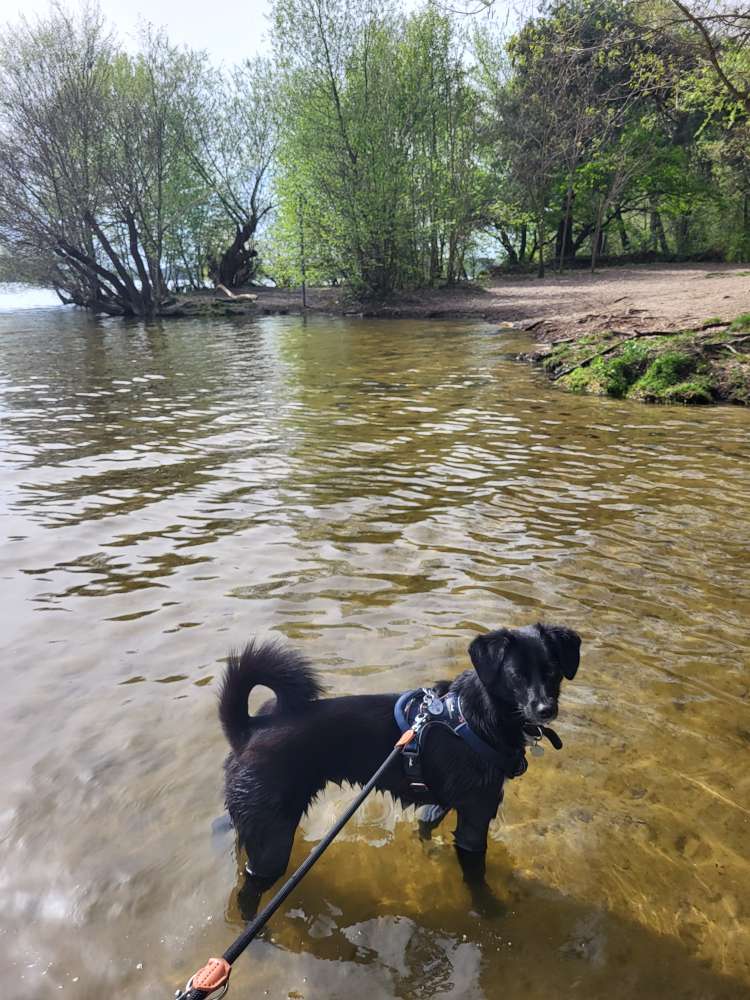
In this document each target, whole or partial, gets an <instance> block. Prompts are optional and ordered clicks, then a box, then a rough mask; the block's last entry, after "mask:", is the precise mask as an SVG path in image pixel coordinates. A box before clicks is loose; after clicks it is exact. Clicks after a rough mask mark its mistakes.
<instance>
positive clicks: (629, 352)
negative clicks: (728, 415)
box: [539, 313, 750, 405]
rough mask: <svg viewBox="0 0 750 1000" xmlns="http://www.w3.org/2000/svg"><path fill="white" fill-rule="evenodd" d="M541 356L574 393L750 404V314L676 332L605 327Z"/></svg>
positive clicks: (655, 400) (553, 374)
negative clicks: (636, 331) (603, 329)
mask: <svg viewBox="0 0 750 1000" xmlns="http://www.w3.org/2000/svg"><path fill="white" fill-rule="evenodd" d="M539 360H540V361H541V363H542V365H543V367H544V368H545V369H546V371H547V372H548V373H549V375H550V376H551V378H552V379H553V380H555V381H559V383H560V384H561V385H563V386H564V387H565V388H566V389H568V390H569V391H571V392H587V393H595V394H598V395H603V396H613V397H615V398H617V399H639V400H642V401H644V402H649V403H715V402H727V403H739V404H743V405H748V403H750V313H745V314H743V315H741V316H738V317H737V318H736V319H735V320H734V321H733V322H731V323H728V322H727V323H722V322H721V321H720V320H711V321H707V322H706V323H705V324H703V326H702V328H701V329H699V330H686V331H681V332H677V333H653V334H650V333H638V334H632V335H631V336H628V335H627V334H624V333H622V332H613V331H604V332H603V333H601V334H596V335H592V334H588V335H587V336H585V337H582V338H581V339H580V340H575V341H572V342H570V341H566V342H561V343H558V344H553V345H552V346H551V348H550V349H549V351H548V352H547V353H546V354H544V355H542V356H541V357H540V358H539Z"/></svg>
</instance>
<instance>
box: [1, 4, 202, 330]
mask: <svg viewBox="0 0 750 1000" xmlns="http://www.w3.org/2000/svg"><path fill="white" fill-rule="evenodd" d="M189 61H190V57H189V56H187V55H183V54H180V53H178V52H177V50H175V49H174V48H172V47H170V46H169V44H168V42H167V41H166V39H165V38H164V36H163V35H160V34H148V33H147V34H146V35H145V36H144V38H143V43H142V49H141V51H140V52H139V53H138V54H137V55H136V56H133V57H130V56H127V55H125V54H123V53H122V52H120V51H118V49H117V47H116V44H115V42H114V39H113V37H112V36H111V34H110V33H109V32H108V31H107V29H106V27H105V25H104V22H103V20H102V17H101V14H100V13H99V11H98V10H97V9H96V8H94V7H83V8H82V9H81V11H80V12H79V13H78V14H69V13H67V12H66V11H65V10H63V8H61V7H55V8H53V9H52V11H51V13H50V14H49V15H48V16H47V17H46V18H41V19H39V20H38V21H36V22H34V23H31V22H28V21H21V23H20V25H18V26H17V27H16V28H14V30H13V32H12V33H7V34H6V36H5V37H4V38H3V39H2V42H0V91H2V96H1V97H0V175H1V176H0V241H1V242H2V243H3V245H4V246H5V247H6V248H8V249H9V250H10V252H11V253H12V254H13V256H14V258H15V262H16V271H17V273H18V275H19V276H21V277H24V276H28V277H32V278H33V279H34V280H37V281H42V282H43V283H45V284H50V285H52V286H53V287H54V288H56V289H57V291H58V293H59V295H60V297H61V299H62V300H63V301H65V302H72V303H75V304H77V305H83V306H87V307H90V308H93V309H97V310H100V311H102V312H106V313H111V314H114V315H134V316H142V317H150V316H153V315H155V314H156V313H158V312H159V311H160V310H161V309H162V308H164V306H165V305H167V304H168V303H169V301H170V299H171V293H170V291H169V289H168V287H167V283H166V280H165V277H164V273H163V269H162V265H163V260H164V253H165V240H166V239H167V237H168V235H169V233H170V231H171V230H172V228H173V227H174V226H175V225H176V223H177V221H178V220H179V218H180V217H181V215H182V212H183V210H184V208H185V202H186V199H185V192H184V191H183V190H182V189H181V188H180V187H179V185H176V184H175V183H174V178H175V177H176V176H177V174H178V172H179V171H178V165H179V162H180V157H181V149H180V141H179V137H180V134H181V126H180V121H179V116H180V91H181V87H182V83H183V80H184V78H185V74H186V68H187V64H188V63H189Z"/></svg>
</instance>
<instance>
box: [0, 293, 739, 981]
mask: <svg viewBox="0 0 750 1000" xmlns="http://www.w3.org/2000/svg"><path fill="white" fill-rule="evenodd" d="M513 336H514V335H513V334H509V333H508V332H507V331H501V332H498V331H497V330H496V329H494V328H492V327H488V326H481V325H476V324H473V325H472V324H462V323H450V324H447V323H438V322H432V323H428V322H418V323H417V322H399V321H391V322H387V321H384V322H380V321H373V320H369V321H357V320H352V321H343V320H333V319H322V318H316V319H311V320H309V321H308V322H307V323H305V322H303V321H302V319H300V318H298V317H279V318H266V319H262V320H259V321H252V320H250V319H241V320H236V321H234V320H232V321H226V322H221V323H220V322H215V323H212V324H211V325H206V324H205V323H204V322H201V321H172V322H170V323H165V324H163V325H159V324H157V325H155V326H153V327H149V328H144V327H142V326H139V325H135V324H133V325H128V324H127V323H124V322H121V321H117V320H103V321H102V320H96V319H92V318H88V317H86V316H84V315H82V314H81V313H79V312H76V311H73V310H65V309H63V308H55V309H44V310H39V309H28V310H24V311H11V312H8V311H6V312H5V313H3V314H2V315H1V316H0V349H1V352H2V354H1V361H0V417H1V421H2V422H1V424H0V436H1V441H0V447H1V450H2V488H3V495H2V507H1V509H2V513H3V515H4V516H3V529H2V548H1V549H0V560H1V562H2V565H1V567H0V576H1V577H2V583H3V599H2V603H1V604H0V608H1V612H2V636H3V647H4V655H3V660H2V662H3V698H2V708H1V709H0V711H1V713H2V716H1V718H2V724H1V725H0V755H1V756H2V761H3V765H2V766H3V796H2V814H1V816H0V819H1V820H2V836H3V851H2V857H1V859H0V962H2V967H3V969H4V977H3V993H4V996H5V997H6V998H10V1000H15V998H18V1000H20V998H24V1000H29V998H34V1000H47V998H51V997H58V996H61V995H62V996H70V997H75V998H95V997H96V998H101V997H105V996H107V997H110V996H111V997H128V998H133V1000H141V998H142V1000H146V998H148V1000H151V998H154V997H169V996H172V995H173V992H174V989H175V988H176V987H177V986H178V985H181V984H184V981H185V979H186V978H187V977H188V975H189V974H190V973H191V972H192V971H194V970H195V969H196V968H197V967H198V966H200V965H201V964H203V962H204V961H205V959H206V958H207V957H208V956H209V955H213V954H220V953H221V951H222V950H223V949H224V948H225V947H226V945H227V944H228V943H229V942H230V940H232V939H233V938H234V937H235V935H236V934H237V933H238V931H239V930H240V927H241V925H242V919H241V916H240V913H239V909H238V906H237V901H236V893H237V887H238V885H239V884H240V879H239V877H238V874H237V869H238V862H237V860H236V859H235V856H234V844H233V841H232V838H231V837H230V836H225V837H218V838H217V837H216V836H214V837H213V838H212V835H211V823H212V820H213V819H214V818H215V817H217V816H219V815H220V814H221V812H222V768H221V765H222V760H223V757H224V754H225V743H224V740H223V737H222V735H221V732H220V729H219V725H218V722H217V718H216V693H217V686H218V678H219V676H220V673H221V669H222V661H223V658H224V657H225V655H226V653H227V651H228V650H229V649H230V648H231V647H233V646H238V645H240V644H242V643H243V642H245V641H246V640H247V639H248V638H249V637H251V636H253V635H260V636H268V635H281V636H286V637H287V638H288V640H289V642H290V643H293V644H294V645H295V646H296V647H298V648H299V649H301V650H303V651H304V652H305V653H306V654H307V655H308V656H309V657H310V658H311V659H312V660H313V661H314V662H315V663H316V664H318V666H319V667H320V670H321V671H322V673H323V675H324V678H325V681H326V683H327V685H328V687H329V689H330V691H331V692H333V693H359V692H376V691H383V690H386V691H400V690H404V689H406V688H409V687H414V686H417V685H421V684H425V683H429V682H430V681H431V680H433V679H436V678H438V677H442V676H450V675H452V674H455V673H457V672H459V671H460V670H462V669H464V668H465V667H466V666H467V657H466V647H467V645H468V643H469V641H470V639H471V638H472V636H473V635H474V634H475V633H476V632H477V631H479V630H484V629H488V628H491V627H496V626H500V625H520V624H524V623H528V622H533V621H536V620H538V619H539V618H544V619H546V620H548V621H553V622H560V623H565V624H568V625H571V626H573V627H575V628H576V629H578V630H579V631H580V633H581V635H582V636H583V640H584V643H583V658H582V664H581V669H580V672H579V675H578V677H577V678H576V679H575V681H574V682H573V683H572V684H569V685H567V687H566V688H565V690H564V694H563V699H562V701H561V716H560V720H559V724H558V726H557V728H558V732H559V733H560V735H561V737H562V739H563V741H564V743H565V746H564V749H563V750H562V751H561V752H560V753H555V752H554V751H552V750H548V751H547V753H546V754H545V755H544V757H542V758H538V759H537V758H532V760H531V764H530V767H529V770H528V772H527V774H526V775H525V776H524V777H523V778H522V779H520V780H518V781H513V782H510V783H509V785H508V787H507V792H506V800H505V805H504V808H503V815H502V817H500V818H499V819H498V821H497V822H496V823H495V824H494V825H493V828H492V832H491V844H490V850H489V854H488V880H489V882H490V884H491V886H492V888H493V890H494V893H495V895H496V897H497V900H498V906H497V908H496V912H488V913H484V914H477V913H476V912H474V911H473V910H472V904H471V901H470V898H469V894H468V892H467V890H466V887H465V886H464V885H463V883H462V880H461V876H460V872H459V869H458V866H457V864H456V861H455V858H454V857H453V851H452V847H451V838H450V831H451V829H452V824H451V823H450V822H446V823H445V824H444V827H443V828H442V830H441V832H440V835H439V836H438V837H436V839H434V840H433V841H432V843H431V844H429V845H424V844H421V843H420V842H419V841H418V839H417V837H416V835H415V821H414V816H413V813H409V812H402V811H401V810H400V809H398V808H396V807H395V806H394V805H393V804H392V803H391V802H390V801H389V800H386V799H385V798H383V797H380V796H378V797H374V798H373V799H372V800H371V801H370V802H369V803H368V804H367V806H366V808H365V809H363V811H362V812H361V813H360V814H358V816H357V817H356V819H355V820H354V821H353V822H352V823H351V825H350V826H349V827H347V829H346V831H345V833H344V834H343V835H342V837H341V838H340V839H339V840H338V841H337V842H336V844H335V845H334V846H333V847H332V848H331V849H330V851H329V852H328V853H327V854H326V856H325V857H324V859H323V860H322V861H321V862H320V863H319V864H318V866H317V867H316V868H315V869H314V870H313V872H312V873H311V874H310V875H309V876H308V877H307V879H306V880H305V881H304V883H303V884H302V886H301V887H300V888H299V889H298V890H297V891H296V892H295V894H294V895H293V896H292V897H291V898H290V900H289V901H288V903H287V904H286V905H285V906H284V908H283V910H282V911H281V912H280V913H279V914H278V915H277V916H276V917H275V918H274V920H273V922H272V925H270V926H269V928H268V930H267V932H266V934H265V936H264V938H263V939H262V940H260V941H258V942H256V943H255V944H254V945H253V946H252V948H251V949H250V951H249V952H248V953H247V954H246V955H245V956H243V958H242V959H241V960H240V961H239V962H238V964H237V967H236V970H235V972H234V974H233V977H232V990H231V994H232V995H234V996H237V997H240V996H246V997H251V996H252V997H265V996H268V997H273V998H282V1000H283V998H306V1000H313V998H321V997H325V998H338V997H341V998H342V1000H343V998H347V1000H348V998H350V997H352V996H356V995H357V994H358V993H359V994H363V995H366V996H367V998H368V1000H381V998H382V1000H385V998H392V997H398V998H409V1000H411V998H415V1000H416V998H420V1000H421V998H425V1000H428V998H449V997H450V998H462V1000H463V998H468V1000H474V998H476V1000H479V998H487V1000H493V998H496V997H502V998H503V1000H536V998H542V997H543V998H545V1000H548V998H557V997H565V998H568V997H574V996H581V997H585V998H587V1000H599V998H602V1000H604V998H607V1000H631V998H633V997H638V998H639V1000H650V998H654V1000H655V998H660V1000H661V998H664V997H670V998H678V997H679V998H694V1000H714V998H716V1000H718V998H725V1000H730V998H731V1000H736V998H742V997H749V996H750V862H749V861H748V846H749V844H750V768H749V767H748V755H749V753H750V667H749V664H748V644H749V640H750V558H749V556H750V437H749V434H750V412H748V411H745V410H740V409H681V408H650V407H646V406H639V405H637V404H632V403H627V404H625V403H620V402H617V401H613V400H601V399H593V398H577V397H574V396H569V395H565V394H562V393H560V392H559V391H557V390H556V389H554V388H553V387H551V386H550V385H549V384H548V383H547V381H546V380H545V379H544V377H543V376H541V375H540V374H539V373H538V372H536V371H533V370H531V369H530V368H529V367H527V366H525V365H523V364H520V363H518V362H514V361H512V360H510V359H509V358H508V357H507V353H508V352H509V351H511V350H513V349H515V348H517V346H518V344H517V343H516V342H514V340H513ZM350 797H351V796H350V793H349V792H348V791H339V790H338V789H335V790H333V791H331V792H330V793H328V794H327V795H326V796H325V797H324V799H323V800H322V801H321V802H320V803H318V804H317V805H316V806H315V807H314V808H313V809H312V811H311V813H310V815H309V817H308V818H307V819H306V820H305V822H304V824H303V826H302V828H301V830H300V833H299V835H298V838H297V843H296V846H295V851H294V855H293V861H294V862H295V863H298V862H299V861H300V860H301V859H302V858H303V857H304V855H305V853H306V852H307V851H308V850H309V848H310V846H311V844H312V843H313V842H314V841H315V840H316V838H318V837H319V836H320V835H321V834H322V832H323V831H324V830H325V829H326V827H327V826H328V824H329V823H330V822H331V821H332V819H333V818H334V816H335V815H336V814H337V813H338V812H339V811H340V810H341V808H342V807H343V805H344V804H345V802H347V801H349V799H350Z"/></svg>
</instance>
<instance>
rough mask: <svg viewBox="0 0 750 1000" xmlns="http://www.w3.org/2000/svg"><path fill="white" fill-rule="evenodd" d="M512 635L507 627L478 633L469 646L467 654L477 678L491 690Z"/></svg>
mask: <svg viewBox="0 0 750 1000" xmlns="http://www.w3.org/2000/svg"><path fill="white" fill-rule="evenodd" d="M512 640H513V635H512V633H511V632H509V631H508V630H507V629H499V630H498V631H497V632H487V634H486V635H478V636H477V637H476V639H474V641H473V642H472V644H471V645H470V646H469V656H470V657H471V662H472V664H473V665H474V669H475V670H476V672H477V675H478V677H479V680H480V681H481V682H482V684H484V686H485V687H486V688H487V689H488V690H492V688H493V687H494V686H495V682H496V681H497V678H498V675H499V674H500V671H501V670H502V667H503V660H504V659H505V657H506V655H507V653H508V648H509V646H510V644H511V642H512Z"/></svg>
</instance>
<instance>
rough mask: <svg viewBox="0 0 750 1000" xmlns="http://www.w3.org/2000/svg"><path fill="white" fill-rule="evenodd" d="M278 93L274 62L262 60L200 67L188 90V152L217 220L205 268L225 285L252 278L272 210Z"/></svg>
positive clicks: (186, 123) (208, 208)
mask: <svg viewBox="0 0 750 1000" xmlns="http://www.w3.org/2000/svg"><path fill="white" fill-rule="evenodd" d="M276 88H277V84H276V73H275V69H274V67H273V64H272V63H271V62H270V60H268V59H263V58H255V59H247V60H245V61H244V62H242V63H241V64H240V65H238V66H236V67H234V68H233V69H232V70H230V71H228V72H227V71H218V70H214V69H210V68H208V67H206V68H205V69H204V72H202V73H199V74H197V75H196V77H195V78H194V80H193V85H192V87H191V94H190V100H191V104H190V112H189V115H188V116H187V117H186V122H185V129H186V131H185V140H186V149H187V151H188V155H189V159H190V164H191V167H192V169H193V171H194V173H195V175H196V176H197V177H198V178H200V180H201V181H202V183H203V184H204V185H205V188H206V191H207V196H206V203H205V205H204V206H203V209H204V211H206V212H208V213H209V214H210V215H211V218H212V219H213V220H215V225H214V226H213V227H212V235H211V239H210V248H208V250H207V255H206V264H207V270H208V271H209V272H210V275H211V277H212V278H213V279H214V280H215V281H216V282H221V283H222V284H223V285H225V286H227V287H228V288H237V287H239V286H241V285H243V284H247V283H248V282H251V281H252V280H253V279H254V278H255V276H256V272H257V270H258V263H259V258H258V251H257V247H256V241H257V237H258V233H259V230H260V229H261V227H262V225H263V223H264V222H265V221H266V220H267V218H268V216H269V213H270V212H271V210H272V208H273V196H272V185H271V178H272V172H273V165H274V162H275V156H276V149H277V145H278V109H277V93H276Z"/></svg>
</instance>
